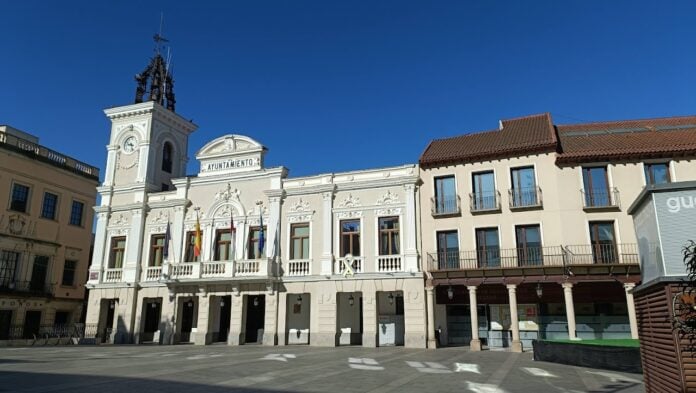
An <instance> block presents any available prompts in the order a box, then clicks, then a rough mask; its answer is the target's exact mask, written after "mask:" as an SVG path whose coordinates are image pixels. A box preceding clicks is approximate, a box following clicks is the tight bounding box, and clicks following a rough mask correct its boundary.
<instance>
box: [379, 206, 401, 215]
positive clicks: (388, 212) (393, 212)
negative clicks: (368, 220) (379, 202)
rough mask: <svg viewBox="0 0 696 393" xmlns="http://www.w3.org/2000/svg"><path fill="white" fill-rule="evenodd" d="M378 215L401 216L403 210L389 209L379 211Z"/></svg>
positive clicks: (398, 208)
mask: <svg viewBox="0 0 696 393" xmlns="http://www.w3.org/2000/svg"><path fill="white" fill-rule="evenodd" d="M376 213H377V215H378V216H398V215H399V214H401V208H400V207H390V208H387V209H377V212H376Z"/></svg>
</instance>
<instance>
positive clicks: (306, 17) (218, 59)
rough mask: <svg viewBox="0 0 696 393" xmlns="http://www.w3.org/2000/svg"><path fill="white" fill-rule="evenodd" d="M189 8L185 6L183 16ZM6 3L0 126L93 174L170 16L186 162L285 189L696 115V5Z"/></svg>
mask: <svg viewBox="0 0 696 393" xmlns="http://www.w3.org/2000/svg"><path fill="white" fill-rule="evenodd" d="M179 3H181V4H179ZM664 3H666V2H657V1H651V2H635V1H573V2H566V1H516V2H503V1H499V2H494V1H478V2H474V1H422V2H409V1H403V0H402V1H341V2H339V1H326V0H322V1H247V2H222V1H217V2H206V1H187V2H183V1H182V2H173V1H141V2H130V1H84V2H72V1H65V2H52V1H51V2H49V1H43V2H38V1H9V0H5V1H2V2H1V3H0V15H2V32H1V33H0V53H1V54H2V56H1V58H0V124H9V125H13V126H15V127H17V128H19V129H22V130H25V131H27V132H30V133H33V134H35V135H37V136H39V137H40V138H41V143H42V144H43V145H46V146H48V147H51V148H53V149H55V150H58V151H61V152H64V153H66V154H69V155H71V156H74V157H76V158H79V159H81V160H83V161H86V162H87V163H90V164H92V165H96V166H98V167H100V168H102V169H103V167H104V165H105V161H106V149H105V145H106V144H107V140H108V132H109V123H108V120H107V119H106V118H105V117H104V115H103V113H102V109H104V108H107V107H111V106H116V105H122V104H130V103H132V100H133V96H134V92H135V82H134V81H133V76H134V74H136V73H137V72H140V71H141V70H142V69H143V68H144V67H145V66H146V65H147V62H148V59H149V57H150V56H152V54H153V46H154V45H153V42H152V35H153V34H154V33H155V32H157V30H158V27H159V17H160V12H162V11H163V12H164V14H165V27H164V35H165V36H166V37H167V38H169V39H170V41H171V46H172V49H173V68H174V76H175V81H176V83H175V92H176V95H177V112H178V113H179V114H181V115H182V116H184V117H187V118H190V119H193V120H194V122H195V123H197V124H198V125H199V126H200V128H199V130H198V131H196V133H194V135H193V136H192V138H191V140H190V144H189V156H190V157H191V161H190V162H189V173H195V172H196V171H197V168H198V163H197V162H196V161H195V158H194V154H195V151H196V150H198V149H199V148H200V147H202V146H203V145H204V144H205V143H206V142H207V141H209V140H211V139H213V138H216V137H218V136H220V135H223V134H226V133H241V134H246V135H249V136H251V137H252V138H255V139H257V140H258V141H260V142H261V143H263V144H264V145H266V146H267V147H268V148H269V154H268V156H267V164H269V165H285V166H287V167H288V168H290V174H291V176H292V175H294V176H299V175H306V174H314V173H324V172H330V171H343V170H350V169H362V168H369V167H379V166H387V165H399V164H404V163H409V162H416V161H417V159H418V156H419V155H420V153H421V152H422V151H423V149H424V148H425V146H426V145H427V143H428V142H429V141H430V140H431V139H432V138H441V137H445V136H451V135H457V134H462V133H466V132H470V131H474V130H482V129H491V128H495V127H496V126H497V124H498V123H497V122H498V120H499V119H505V118H510V117H516V116H521V115H526V114H532V113H539V112H547V111H548V112H551V114H552V115H553V117H554V120H555V122H556V123H557V124H563V123H573V122H579V121H593V120H610V119H626V118H644V117H656V116H672V115H686V114H694V113H696V39H695V38H696V23H694V15H696V3H694V2H684V3H670V6H669V7H667V6H665V5H664Z"/></svg>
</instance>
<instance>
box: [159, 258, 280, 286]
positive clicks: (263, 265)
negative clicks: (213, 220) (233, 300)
mask: <svg viewBox="0 0 696 393" xmlns="http://www.w3.org/2000/svg"><path fill="white" fill-rule="evenodd" d="M269 263H270V260H268V259H250V260H241V261H211V262H185V263H173V264H169V265H165V266H164V267H165V269H164V271H166V270H168V274H167V273H164V274H165V276H167V277H168V278H169V279H170V280H175V281H176V280H205V279H216V278H233V277H246V276H252V277H265V276H268V272H269V270H270V269H269V268H268V266H269Z"/></svg>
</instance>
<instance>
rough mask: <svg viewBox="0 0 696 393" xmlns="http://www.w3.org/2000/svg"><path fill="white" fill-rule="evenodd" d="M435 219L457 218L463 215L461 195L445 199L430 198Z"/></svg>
mask: <svg viewBox="0 0 696 393" xmlns="http://www.w3.org/2000/svg"><path fill="white" fill-rule="evenodd" d="M430 206H431V213H432V215H433V217H446V216H456V215H459V214H461V212H462V208H461V198H459V195H456V196H451V197H445V198H437V199H436V198H430Z"/></svg>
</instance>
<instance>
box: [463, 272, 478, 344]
mask: <svg viewBox="0 0 696 393" xmlns="http://www.w3.org/2000/svg"><path fill="white" fill-rule="evenodd" d="M466 288H467V289H468V290H469V311H470V313H471V344H469V349H470V350H471V351H480V350H481V340H480V339H479V327H478V305H477V302H476V286H475V285H470V286H467V287H466Z"/></svg>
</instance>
